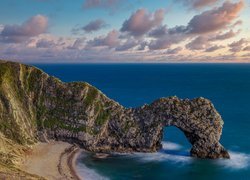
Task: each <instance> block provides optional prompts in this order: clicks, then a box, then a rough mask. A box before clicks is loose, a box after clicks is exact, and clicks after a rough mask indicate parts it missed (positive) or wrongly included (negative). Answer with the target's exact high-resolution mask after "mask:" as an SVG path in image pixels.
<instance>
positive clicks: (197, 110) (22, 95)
mask: <svg viewBox="0 0 250 180" xmlns="http://www.w3.org/2000/svg"><path fill="white" fill-rule="evenodd" d="M166 126H176V127H177V128H179V129H180V130H181V131H182V132H183V133H184V134H185V136H186V137H187V139H188V141H189V142H190V143H191V144H192V149H191V151H190V153H191V155H192V156H194V157H198V158H211V159H215V158H229V154H228V152H227V151H226V150H225V149H224V148H223V146H222V145H221V144H220V143H219V140H220V136H221V133H222V127H223V121H222V119H221V116H220V115H219V113H218V112H217V111H216V109H215V108H214V106H213V104H212V103H211V102H210V101H209V100H207V99H204V98H196V99H193V100H189V99H179V98H177V97H169V98H161V99H159V100H156V101H154V102H153V103H152V104H149V105H144V106H142V107H139V108H124V107H123V106H121V105H119V104H118V103H117V102H115V101H113V100H111V99H109V98H108V97H106V96H105V95H104V94H103V93H102V92H100V91H99V90H98V89H96V88H95V87H93V86H91V85H89V84H88V83H85V82H72V83H64V82H61V81H60V80H59V79H57V78H55V77H51V76H49V75H47V74H46V73H44V72H42V71H41V70H39V69H37V68H35V67H31V66H27V65H22V64H18V63H12V62H5V61H0V131H1V132H2V133H3V134H4V136H5V137H6V138H10V139H12V140H13V141H16V142H18V143H19V144H24V145H25V144H31V143H34V142H35V141H37V140H40V141H47V140H49V139H56V140H63V141H68V142H71V143H77V144H79V145H81V146H82V147H83V148H85V149H87V150H89V151H93V152H155V151H157V150H159V149H160V148H161V141H162V137H163V128H164V127H166Z"/></svg>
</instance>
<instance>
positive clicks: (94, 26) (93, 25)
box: [72, 19, 107, 34]
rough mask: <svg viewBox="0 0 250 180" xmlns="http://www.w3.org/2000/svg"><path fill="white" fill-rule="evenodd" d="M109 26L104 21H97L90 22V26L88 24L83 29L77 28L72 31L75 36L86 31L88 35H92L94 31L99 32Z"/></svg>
mask: <svg viewBox="0 0 250 180" xmlns="http://www.w3.org/2000/svg"><path fill="white" fill-rule="evenodd" d="M106 26H107V24H106V22H105V21H103V20H102V19H96V20H93V21H90V22H89V23H88V24H86V25H85V26H83V27H76V28H73V29H72V33H73V34H78V33H79V32H80V31H84V32H86V33H92V32H94V31H98V30H100V29H102V28H104V27H106Z"/></svg>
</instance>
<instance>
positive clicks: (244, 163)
mask: <svg viewBox="0 0 250 180" xmlns="http://www.w3.org/2000/svg"><path fill="white" fill-rule="evenodd" d="M229 154H230V157H231V158H230V159H220V160H218V164H219V165H221V166H223V167H225V168H228V169H231V170H239V169H246V168H248V167H249V166H250V154H246V153H240V152H234V151H229Z"/></svg>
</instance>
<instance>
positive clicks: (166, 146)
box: [162, 141, 182, 150]
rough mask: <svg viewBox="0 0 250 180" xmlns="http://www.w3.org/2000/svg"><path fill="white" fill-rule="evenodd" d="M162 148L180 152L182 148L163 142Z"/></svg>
mask: <svg viewBox="0 0 250 180" xmlns="http://www.w3.org/2000/svg"><path fill="white" fill-rule="evenodd" d="M162 148H163V149H164V150H180V149H181V148H182V146H181V145H179V144H176V143H173V142H166V141H164V142H162Z"/></svg>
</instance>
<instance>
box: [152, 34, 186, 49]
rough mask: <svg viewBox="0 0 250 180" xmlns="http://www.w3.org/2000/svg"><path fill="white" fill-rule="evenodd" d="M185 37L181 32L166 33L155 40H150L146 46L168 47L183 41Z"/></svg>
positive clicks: (155, 47)
mask: <svg viewBox="0 0 250 180" xmlns="http://www.w3.org/2000/svg"><path fill="white" fill-rule="evenodd" d="M185 38H186V37H185V36H184V35H182V34H180V35H179V34H172V35H169V34H167V35H166V36H163V37H160V38H158V39H156V40H152V41H151V42H150V43H149V44H148V47H149V49H150V50H161V49H167V48H170V47H171V46H172V45H173V44H177V43H179V42H181V41H183V40H184V39H185Z"/></svg>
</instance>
